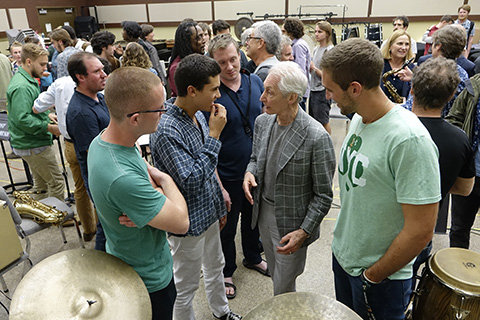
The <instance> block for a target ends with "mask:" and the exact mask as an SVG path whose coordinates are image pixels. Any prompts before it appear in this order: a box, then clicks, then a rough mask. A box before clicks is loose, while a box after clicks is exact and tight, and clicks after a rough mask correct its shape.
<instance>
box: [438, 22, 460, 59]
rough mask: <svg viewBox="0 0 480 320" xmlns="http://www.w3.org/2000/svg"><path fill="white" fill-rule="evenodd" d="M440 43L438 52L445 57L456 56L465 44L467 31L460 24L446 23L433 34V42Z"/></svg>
mask: <svg viewBox="0 0 480 320" xmlns="http://www.w3.org/2000/svg"><path fill="white" fill-rule="evenodd" d="M439 44H441V45H442V46H441V47H440V52H441V53H442V56H444V57H445V58H447V59H456V58H458V57H459V56H460V55H461V54H462V52H463V49H464V48H465V45H466V44H467V32H466V31H465V28H463V27H462V26H461V25H452V24H451V25H448V26H445V27H443V28H441V29H439V30H437V31H435V33H434V34H433V44H432V46H436V45H439Z"/></svg>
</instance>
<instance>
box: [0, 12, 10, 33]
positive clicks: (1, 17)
mask: <svg viewBox="0 0 480 320" xmlns="http://www.w3.org/2000/svg"><path fill="white" fill-rule="evenodd" d="M7 29H10V26H9V25H8V18H7V10H6V9H0V31H5V30H7Z"/></svg>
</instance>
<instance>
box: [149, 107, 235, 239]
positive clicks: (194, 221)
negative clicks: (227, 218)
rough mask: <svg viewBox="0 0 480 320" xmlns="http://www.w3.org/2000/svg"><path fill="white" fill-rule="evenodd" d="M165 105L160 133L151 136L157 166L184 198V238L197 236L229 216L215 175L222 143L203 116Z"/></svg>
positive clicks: (151, 145)
mask: <svg viewBox="0 0 480 320" xmlns="http://www.w3.org/2000/svg"><path fill="white" fill-rule="evenodd" d="M174 101H175V99H174V98H172V99H170V100H169V101H167V102H166V105H167V108H168V111H167V112H166V113H165V114H164V115H162V118H161V119H160V123H159V125H158V129H157V131H156V132H155V133H154V134H152V135H151V137H150V147H151V151H152V157H153V162H154V165H155V167H157V168H158V169H159V170H161V171H163V172H165V173H168V174H169V175H170V176H171V177H172V178H173V180H174V181H175V183H176V184H177V186H178V188H179V189H180V191H181V192H182V194H183V196H184V197H185V201H186V202H187V206H188V215H189V218H190V228H189V229H188V232H187V233H186V234H185V235H188V236H198V235H201V234H202V233H203V232H205V231H206V230H207V229H208V227H209V226H211V225H212V224H213V223H214V222H216V221H217V220H219V219H220V218H221V217H222V216H224V215H226V214H227V210H226V207H225V203H224V200H223V195H222V191H221V189H220V185H219V183H218V180H217V177H216V175H215V168H216V166H217V159H218V153H219V151H220V147H221V145H222V144H221V142H220V141H219V140H217V139H215V138H212V137H210V136H209V135H208V134H209V128H208V124H207V121H206V119H205V117H204V115H203V114H202V113H201V112H197V113H196V114H195V117H196V119H197V121H198V124H199V127H198V126H197V125H195V123H194V122H193V120H192V118H190V117H189V116H188V114H187V113H186V112H185V111H183V110H182V109H181V108H179V107H178V106H176V105H173V102H174Z"/></svg>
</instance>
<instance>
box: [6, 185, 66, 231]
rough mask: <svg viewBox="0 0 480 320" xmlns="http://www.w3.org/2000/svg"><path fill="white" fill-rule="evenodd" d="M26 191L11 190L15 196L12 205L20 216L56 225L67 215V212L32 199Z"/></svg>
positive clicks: (40, 222)
mask: <svg viewBox="0 0 480 320" xmlns="http://www.w3.org/2000/svg"><path fill="white" fill-rule="evenodd" d="M27 193H28V192H20V191H14V192H13V196H14V197H15V200H14V201H13V206H14V207H15V209H17V211H18V213H19V214H20V215H21V216H26V217H27V218H32V219H33V221H35V222H36V223H39V224H43V223H51V224H52V225H54V226H57V227H58V226H59V225H60V223H62V222H63V220H64V219H65V217H66V216H67V212H65V211H61V210H58V209H57V208H55V207H53V206H49V205H47V204H44V203H41V202H40V201H37V200H34V199H32V197H30V196H29V195H28V194H27Z"/></svg>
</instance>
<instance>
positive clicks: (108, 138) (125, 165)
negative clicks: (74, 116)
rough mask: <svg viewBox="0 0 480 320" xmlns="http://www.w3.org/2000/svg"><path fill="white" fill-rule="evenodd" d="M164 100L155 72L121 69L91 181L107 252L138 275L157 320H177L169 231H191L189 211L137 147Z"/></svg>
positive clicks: (112, 85)
mask: <svg viewBox="0 0 480 320" xmlns="http://www.w3.org/2000/svg"><path fill="white" fill-rule="evenodd" d="M164 99H165V94H164V89H163V86H162V83H161V81H160V78H158V77H157V76H155V75H154V74H153V73H151V72H150V71H148V70H145V69H142V68H138V67H123V68H119V69H117V70H115V71H114V72H113V73H112V75H111V76H110V78H109V81H108V84H107V85H106V87H105V100H106V101H107V103H108V108H109V111H110V116H111V117H110V122H109V124H108V127H107V128H106V129H105V130H103V131H102V133H101V134H99V135H98V136H97V137H96V138H95V139H94V140H93V141H92V143H91V145H90V147H89V152H88V174H89V181H90V191H91V194H92V197H93V200H94V201H95V205H96V207H97V211H98V216H99V218H100V221H101V222H102V225H103V226H104V228H105V235H106V237H107V245H106V249H107V252H108V253H110V254H112V255H114V256H117V257H118V258H120V259H122V260H123V261H125V262H126V263H128V264H129V265H130V266H131V267H132V268H133V269H134V270H135V271H136V272H137V273H138V274H139V275H140V277H141V278H142V280H143V281H144V283H145V285H146V287H147V290H148V292H149V295H150V301H151V304H152V319H162V320H163V319H165V320H171V319H172V314H173V305H174V302H175V298H176V289H175V283H174V281H173V271H172V269H173V267H172V255H171V253H170V249H169V247H168V242H167V234H166V232H174V233H183V232H186V231H187V230H188V226H189V220H188V210H187V205H186V203H185V200H184V198H183V196H182V194H181V193H180V191H179V190H178V188H177V187H176V185H175V182H174V181H173V180H172V178H171V177H170V176H168V175H167V174H165V173H163V172H160V171H159V170H157V169H155V168H154V167H152V166H150V165H148V164H147V163H146V162H145V161H144V160H143V159H142V157H141V155H140V152H139V150H138V148H136V147H135V142H136V141H137V139H138V138H139V137H140V136H141V135H143V134H148V133H152V132H154V131H155V129H156V128H157V124H158V122H159V120H160V116H161V113H162V112H163V111H165V110H164V109H163V102H164Z"/></svg>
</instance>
